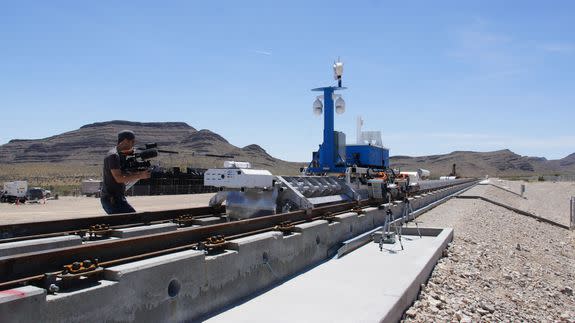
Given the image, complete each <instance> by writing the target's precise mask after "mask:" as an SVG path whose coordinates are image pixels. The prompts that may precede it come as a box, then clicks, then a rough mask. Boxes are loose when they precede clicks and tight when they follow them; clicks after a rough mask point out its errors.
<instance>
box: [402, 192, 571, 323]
mask: <svg viewBox="0 0 575 323" xmlns="http://www.w3.org/2000/svg"><path fill="white" fill-rule="evenodd" d="M418 221H421V224H420V226H423V227H452V228H454V240H453V242H452V243H451V244H450V246H449V248H448V249H447V250H446V251H445V253H444V256H445V257H443V258H441V259H440V260H439V262H438V264H437V266H436V267H435V269H434V271H433V273H432V275H431V277H430V279H429V281H428V282H427V284H426V285H422V291H421V295H420V298H419V300H417V301H416V302H415V303H414V304H413V305H412V306H411V307H410V308H409V309H408V310H407V311H406V313H405V316H404V321H405V322H575V295H574V289H575V231H568V230H565V229H561V228H559V227H556V226H553V225H549V224H546V223H542V222H538V221H536V220H535V219H532V218H529V217H526V216H523V215H519V214H517V213H515V212H512V211H509V210H507V209H504V208H502V207H499V206H496V205H494V204H492V203H488V202H485V201H481V200H464V199H452V200H450V201H449V202H447V203H445V204H443V205H440V206H438V207H437V208H435V209H433V210H431V211H429V212H427V213H425V214H423V215H422V216H420V217H419V218H418Z"/></svg>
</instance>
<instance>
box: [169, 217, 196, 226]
mask: <svg viewBox="0 0 575 323" xmlns="http://www.w3.org/2000/svg"><path fill="white" fill-rule="evenodd" d="M193 221H194V216H192V215H187V214H186V215H181V216H179V217H178V218H176V219H174V220H173V222H174V223H175V224H177V225H179V226H180V227H189V226H191V225H192V224H193Z"/></svg>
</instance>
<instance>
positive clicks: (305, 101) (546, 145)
mask: <svg viewBox="0 0 575 323" xmlns="http://www.w3.org/2000/svg"><path fill="white" fill-rule="evenodd" d="M574 16H575V2H573V1H551V2H544V1H409V2H408V1H401V2H398V1H374V0H372V1H316V2H313V3H312V2H311V1H283V2H274V1H162V2H159V1H90V2H88V1H1V0H0V111H1V112H2V116H1V117H0V129H1V133H0V144H3V143H6V142H8V141H9V140H10V139H15V138H18V139H36V138H44V137H48V136H51V135H55V134H59V133H62V132H66V131H71V130H75V129H77V128H79V127H80V126H82V125H84V124H88V123H93V122H99V121H108V120H114V119H122V120H131V121H142V122H146V121H183V122H187V123H188V124H190V125H191V126H193V127H195V128H197V129H203V128H206V129H210V130H212V131H215V132H217V133H219V134H221V135H222V136H224V137H225V138H227V139H228V140H229V141H230V142H231V143H232V144H234V145H237V146H240V147H241V146H245V145H248V144H252V143H257V144H259V145H261V146H262V147H263V148H264V149H266V150H267V151H268V152H269V153H270V154H272V155H273V156H276V157H279V158H282V159H285V160H292V161H309V159H310V158H311V152H312V151H313V150H317V147H318V145H319V144H320V143H321V140H322V129H323V119H322V118H321V117H316V116H314V115H313V114H312V109H311V107H312V102H313V100H314V98H315V92H311V91H309V90H310V89H311V88H315V87H320V86H325V85H332V84H333V82H334V81H333V79H332V71H331V64H332V63H333V61H334V59H336V58H337V57H338V56H339V57H341V59H342V61H344V63H345V71H344V80H343V82H344V86H347V87H348V89H347V90H346V91H343V92H342V94H343V97H344V99H345V100H346V103H347V111H346V113H345V114H343V115H337V116H336V125H335V128H336V129H337V130H340V131H344V132H345V133H346V134H347V140H348V142H353V141H355V120H356V118H357V116H358V115H361V116H362V117H363V119H364V120H365V124H364V130H380V131H382V132H383V142H384V144H385V145H386V146H388V147H389V148H390V149H391V154H392V155H412V156H418V155H429V154H441V153H449V152H451V151H454V150H474V151H490V150H497V149H505V148H509V149H511V150H513V151H514V152H516V153H518V154H521V155H529V156H543V157H547V158H549V159H557V158H562V157H565V156H566V155H568V154H570V153H573V152H575V134H574V133H573V128H574V127H573V123H574V120H575V112H574V108H575V94H574V92H575V91H574V89H575V63H574V62H575V33H574V32H573V31H574V30H575V19H574V18H573V17H574ZM112 144H113V143H112Z"/></svg>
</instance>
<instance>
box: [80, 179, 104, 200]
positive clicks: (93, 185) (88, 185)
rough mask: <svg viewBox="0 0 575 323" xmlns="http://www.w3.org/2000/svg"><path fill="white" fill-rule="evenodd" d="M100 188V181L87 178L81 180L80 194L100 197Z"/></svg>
mask: <svg viewBox="0 0 575 323" xmlns="http://www.w3.org/2000/svg"><path fill="white" fill-rule="evenodd" d="M101 188H102V181H98V180H93V179H88V180H85V181H82V186H81V187H80V191H81V193H82V195H86V196H95V197H100V190H101Z"/></svg>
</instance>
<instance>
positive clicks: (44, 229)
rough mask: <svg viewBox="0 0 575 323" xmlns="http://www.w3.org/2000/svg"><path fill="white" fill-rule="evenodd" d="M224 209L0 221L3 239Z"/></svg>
mask: <svg viewBox="0 0 575 323" xmlns="http://www.w3.org/2000/svg"><path fill="white" fill-rule="evenodd" d="M225 213H226V209H225V207H219V208H214V207H196V208H188V209H177V210H165V211H153V212H138V213H127V214H114V215H103V216H92V217H86V218H75V219H64V220H54V221H42V222H28V223H16V224H6V225H0V243H4V242H14V241H21V240H28V239H38V238H48V237H55V236H62V235H69V234H75V233H78V232H81V231H86V230H89V228H90V227H91V226H93V225H98V224H107V225H108V226H110V228H113V229H118V228H126V227H130V226H134V225H148V224H153V223H160V222H165V221H170V220H173V219H176V218H178V217H180V216H182V215H189V216H193V217H194V218H201V217H206V216H217V215H220V214H225Z"/></svg>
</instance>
